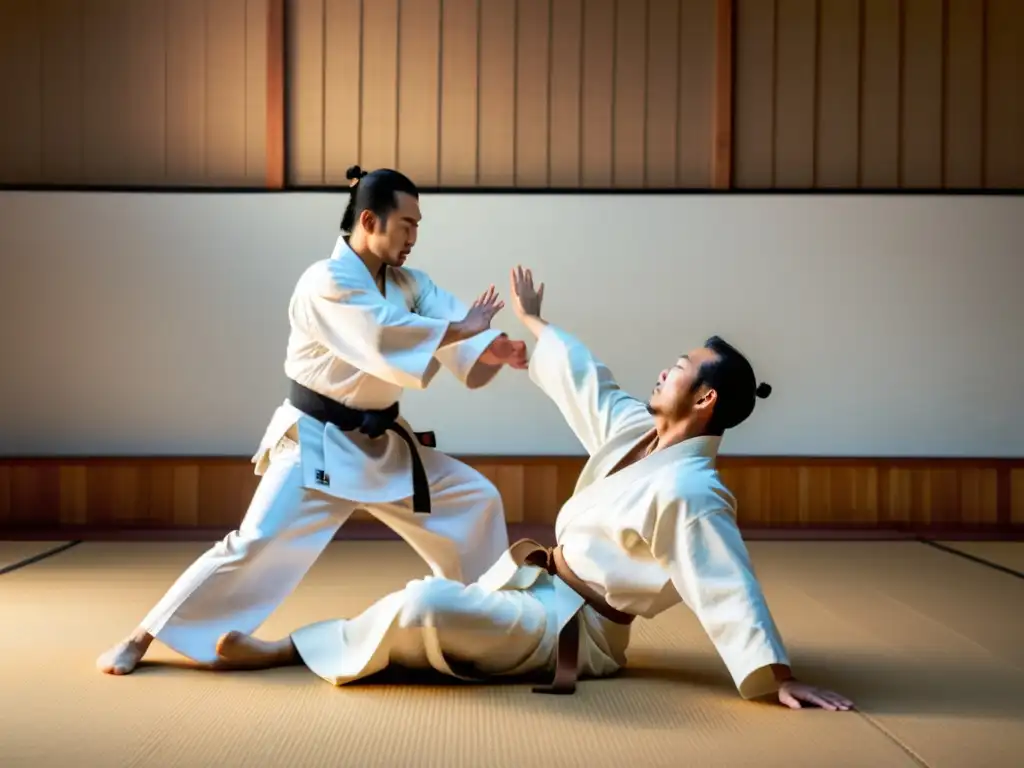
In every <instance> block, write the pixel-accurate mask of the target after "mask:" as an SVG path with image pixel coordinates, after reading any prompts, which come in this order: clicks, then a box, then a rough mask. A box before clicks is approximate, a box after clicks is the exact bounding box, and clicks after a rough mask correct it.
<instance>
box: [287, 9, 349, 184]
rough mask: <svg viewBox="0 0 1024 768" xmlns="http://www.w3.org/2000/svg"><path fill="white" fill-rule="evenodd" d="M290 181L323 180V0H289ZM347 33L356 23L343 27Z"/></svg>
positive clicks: (312, 181)
mask: <svg viewBox="0 0 1024 768" xmlns="http://www.w3.org/2000/svg"><path fill="white" fill-rule="evenodd" d="M288 3H289V5H288V6H287V9H288V24H287V25H286V30H287V35H288V47H287V51H286V57H287V66H288V88H287V101H288V115H289V119H288V126H289V130H288V146H287V151H288V173H289V175H290V176H291V178H290V179H289V182H290V183H292V184H297V185H318V184H322V183H323V180H324V43H323V32H324V11H325V9H324V0H288ZM345 34H346V37H351V36H355V35H357V34H358V27H355V28H353V27H352V26H347V27H345Z"/></svg>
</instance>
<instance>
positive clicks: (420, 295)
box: [408, 269, 502, 389]
mask: <svg viewBox="0 0 1024 768" xmlns="http://www.w3.org/2000/svg"><path fill="white" fill-rule="evenodd" d="M408 271H409V272H410V273H412V275H413V277H414V278H415V280H416V289H417V292H416V296H415V299H414V301H415V306H414V309H415V311H416V313H418V314H420V315H422V316H424V317H429V318H433V319H435V320H446V321H448V322H454V321H458V320H461V319H462V318H464V317H465V316H466V313H467V312H468V311H469V307H467V306H466V305H465V304H463V303H462V302H461V301H459V300H458V299H457V298H455V296H453V295H452V294H450V293H448V291H446V290H444V289H443V288H440V287H438V285H437V284H436V283H434V281H433V280H431V279H430V278H429V277H428V276H427V275H426V274H425V273H424V272H420V271H419V270H411V269H410V270H408ZM501 335H502V333H501V331H498V330H495V329H493V328H492V329H490V330H486V331H484V332H483V333H478V334H477V335H476V336H473V337H472V338H469V339H465V340H463V341H459V342H456V343H455V344H446V345H445V346H444V347H441V348H440V349H439V350H437V351H436V352H435V353H434V357H435V358H437V361H438V362H439V363H441V365H443V366H444V367H445V368H446V369H447V370H448V371H450V372H451V373H452V375H454V376H455V378H457V379H458V380H459V381H461V382H462V383H463V384H464V385H465V386H466V387H467V388H469V389H479V388H480V387H483V386H485V385H486V384H489V383H490V382H491V381H492V380H493V379H494V377H495V376H497V375H498V372H499V371H500V370H501V368H502V366H500V365H487V364H485V363H481V362H480V356H481V355H483V353H484V352H485V351H486V350H487V348H488V347H489V346H490V345H491V344H492V343H493V342H494V340H495V339H497V338H498V337H499V336H501Z"/></svg>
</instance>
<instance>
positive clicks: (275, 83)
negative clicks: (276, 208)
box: [245, 0, 287, 189]
mask: <svg viewBox="0 0 1024 768" xmlns="http://www.w3.org/2000/svg"><path fill="white" fill-rule="evenodd" d="M286 34H287V32H286V30H285V0H249V3H248V6H247V16H246V63H245V67H246V78H245V86H246V98H247V104H246V115H245V122H246V136H245V144H246V162H245V169H246V177H247V178H248V179H250V180H251V181H256V180H261V181H262V182H263V184H264V185H265V186H266V187H267V188H268V189H282V188H283V187H284V185H285V183H286V173H287V171H286V169H285V158H286V156H287V155H286V152H287V149H286V147H285V97H284V81H285V43H286V37H285V36H286ZM261 65H262V66H261Z"/></svg>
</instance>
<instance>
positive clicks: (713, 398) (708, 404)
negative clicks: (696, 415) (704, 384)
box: [693, 388, 718, 411]
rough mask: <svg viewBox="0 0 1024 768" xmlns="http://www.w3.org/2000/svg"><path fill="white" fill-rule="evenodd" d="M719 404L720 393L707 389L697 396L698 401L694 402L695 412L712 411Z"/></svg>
mask: <svg viewBox="0 0 1024 768" xmlns="http://www.w3.org/2000/svg"><path fill="white" fill-rule="evenodd" d="M716 402H718V393H717V392H716V391H715V390H713V389H710V388H705V389H703V391H701V392H700V394H698V395H697V400H696V402H694V404H693V407H694V410H700V411H702V410H705V409H708V410H710V409H711V408H714V406H715V403H716Z"/></svg>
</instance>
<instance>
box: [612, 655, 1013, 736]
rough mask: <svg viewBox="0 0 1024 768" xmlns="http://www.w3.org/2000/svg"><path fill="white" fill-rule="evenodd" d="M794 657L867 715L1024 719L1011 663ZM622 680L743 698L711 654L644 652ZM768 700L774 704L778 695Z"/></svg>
mask: <svg viewBox="0 0 1024 768" xmlns="http://www.w3.org/2000/svg"><path fill="white" fill-rule="evenodd" d="M792 657H793V659H792V661H793V668H794V672H795V673H796V675H797V676H798V677H799V679H800V680H802V681H803V682H806V683H808V684H810V685H815V686H819V687H822V688H828V689H831V690H834V691H836V692H838V693H841V694H843V695H844V696H847V697H849V698H850V699H851V700H853V701H854V703H855V704H856V705H857V708H858V709H860V710H862V711H864V712H866V713H869V714H875V715H925V716H927V715H936V716H942V715H961V716H965V717H972V716H974V717H991V718H1000V719H1007V720H1017V721H1019V722H1022V723H1024V671H1022V670H1019V669H1017V668H1016V667H1013V666H1011V665H1010V664H1008V663H1007V664H1006V665H1005V666H1003V667H1002V668H1000V667H998V666H995V665H993V664H991V663H989V664H986V665H984V666H981V665H974V664H971V663H970V662H968V661H960V662H952V663H951V662H949V661H948V660H936V659H928V658H917V659H913V660H907V659H906V658H905V657H903V658H900V657H899V656H897V655H895V654H894V655H892V656H885V655H880V654H876V655H869V654H863V653H850V652H848V651H836V652H833V653H823V652H821V651H820V650H812V649H808V650H802V649H794V650H793V653H792ZM620 678H623V679H640V680H644V681H671V682H672V683H673V684H676V685H679V686H680V690H683V689H685V688H686V687H697V688H701V689H704V690H708V689H713V690H714V691H715V692H716V693H719V694H721V695H723V696H727V697H731V698H732V697H736V696H738V694H737V693H736V691H735V688H734V687H733V684H732V681H731V680H730V679H729V675H728V672H727V671H726V670H725V667H724V666H723V665H722V664H721V663H720V662H719V660H718V658H717V657H715V656H713V655H711V654H707V653H700V652H693V653H685V652H683V653H680V652H654V653H652V652H649V651H646V652H643V653H642V654H641V653H638V654H635V656H631V658H630V664H629V666H627V667H626V669H625V670H623V672H622V674H621V675H620ZM757 703H759V704H760V703H761V702H757ZM764 703H765V704H767V705H769V706H774V705H775V704H774V700H768V701H766V702H764Z"/></svg>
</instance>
